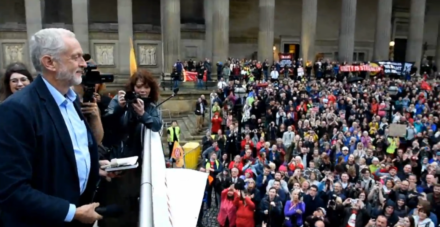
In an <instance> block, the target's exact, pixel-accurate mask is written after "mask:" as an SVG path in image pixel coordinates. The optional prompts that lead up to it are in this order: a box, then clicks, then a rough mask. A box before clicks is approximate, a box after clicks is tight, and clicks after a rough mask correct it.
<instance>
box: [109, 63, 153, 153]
mask: <svg viewBox="0 0 440 227" xmlns="http://www.w3.org/2000/svg"><path fill="white" fill-rule="evenodd" d="M129 96H130V97H129ZM158 98H159V86H158V84H157V82H156V81H155V79H154V78H153V76H152V75H151V73H149V72H147V71H139V72H136V73H135V74H134V75H133V76H132V77H131V78H130V80H129V82H128V84H127V87H126V91H119V92H118V95H116V96H115V97H114V98H113V99H112V101H111V102H110V104H109V106H108V108H107V110H106V114H105V116H104V118H105V121H106V122H107V123H112V124H115V125H113V127H112V128H113V129H115V130H112V134H116V138H117V139H118V140H119V141H115V140H113V142H114V144H112V145H115V144H116V145H119V146H120V144H121V141H122V142H123V146H122V147H120V149H119V153H122V156H123V157H129V156H135V155H140V152H141V151H142V149H143V147H142V146H141V143H140V141H141V140H142V139H143V138H141V130H142V127H141V126H142V125H145V126H146V127H147V128H149V129H151V130H152V131H154V132H158V131H159V130H160V129H161V127H162V118H161V116H160V113H159V110H158V109H157V108H156V105H155V103H156V102H157V100H158ZM113 136H114V135H113Z"/></svg>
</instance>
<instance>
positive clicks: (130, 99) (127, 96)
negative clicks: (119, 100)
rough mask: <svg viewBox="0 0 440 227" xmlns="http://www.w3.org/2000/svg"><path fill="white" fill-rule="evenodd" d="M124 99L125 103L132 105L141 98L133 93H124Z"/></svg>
mask: <svg viewBox="0 0 440 227" xmlns="http://www.w3.org/2000/svg"><path fill="white" fill-rule="evenodd" d="M124 98H125V101H126V102H127V103H134V102H136V100H137V99H138V98H141V96H140V95H139V94H136V92H134V91H133V92H126V93H125V96H124Z"/></svg>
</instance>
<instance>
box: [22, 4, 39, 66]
mask: <svg viewBox="0 0 440 227" xmlns="http://www.w3.org/2000/svg"><path fill="white" fill-rule="evenodd" d="M24 4H25V12H26V32H27V37H28V42H29V40H31V37H32V35H34V34H35V33H36V32H38V31H39V30H41V29H42V28H43V15H44V1H42V0H25V3H24ZM28 50H29V48H28ZM28 62H29V65H31V66H32V67H30V68H31V71H32V72H35V69H34V67H33V65H32V60H31V58H30V51H29V61H28Z"/></svg>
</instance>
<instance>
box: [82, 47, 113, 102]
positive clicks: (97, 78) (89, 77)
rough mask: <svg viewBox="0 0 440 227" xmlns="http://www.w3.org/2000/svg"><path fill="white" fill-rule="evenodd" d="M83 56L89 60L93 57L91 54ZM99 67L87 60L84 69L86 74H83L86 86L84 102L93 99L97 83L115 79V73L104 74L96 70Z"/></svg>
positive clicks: (110, 81) (83, 81)
mask: <svg viewBox="0 0 440 227" xmlns="http://www.w3.org/2000/svg"><path fill="white" fill-rule="evenodd" d="M83 58H84V60H85V61H89V60H90V59H91V56H90V54H84V55H83ZM97 68H98V67H97V66H96V65H95V64H93V63H91V62H87V67H86V68H85V69H84V75H83V76H82V83H81V84H82V85H83V86H84V95H83V102H91V101H93V94H94V93H95V85H96V84H102V83H112V82H113V80H114V75H112V74H104V73H100V72H99V71H96V70H95V69H97Z"/></svg>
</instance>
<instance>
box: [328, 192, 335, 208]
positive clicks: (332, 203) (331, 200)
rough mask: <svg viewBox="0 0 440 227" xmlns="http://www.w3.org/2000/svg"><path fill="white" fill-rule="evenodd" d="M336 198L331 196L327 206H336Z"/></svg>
mask: <svg viewBox="0 0 440 227" xmlns="http://www.w3.org/2000/svg"><path fill="white" fill-rule="evenodd" d="M336 198H337V196H336V195H335V194H333V196H332V198H331V199H330V201H329V203H328V205H329V206H336Z"/></svg>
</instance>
